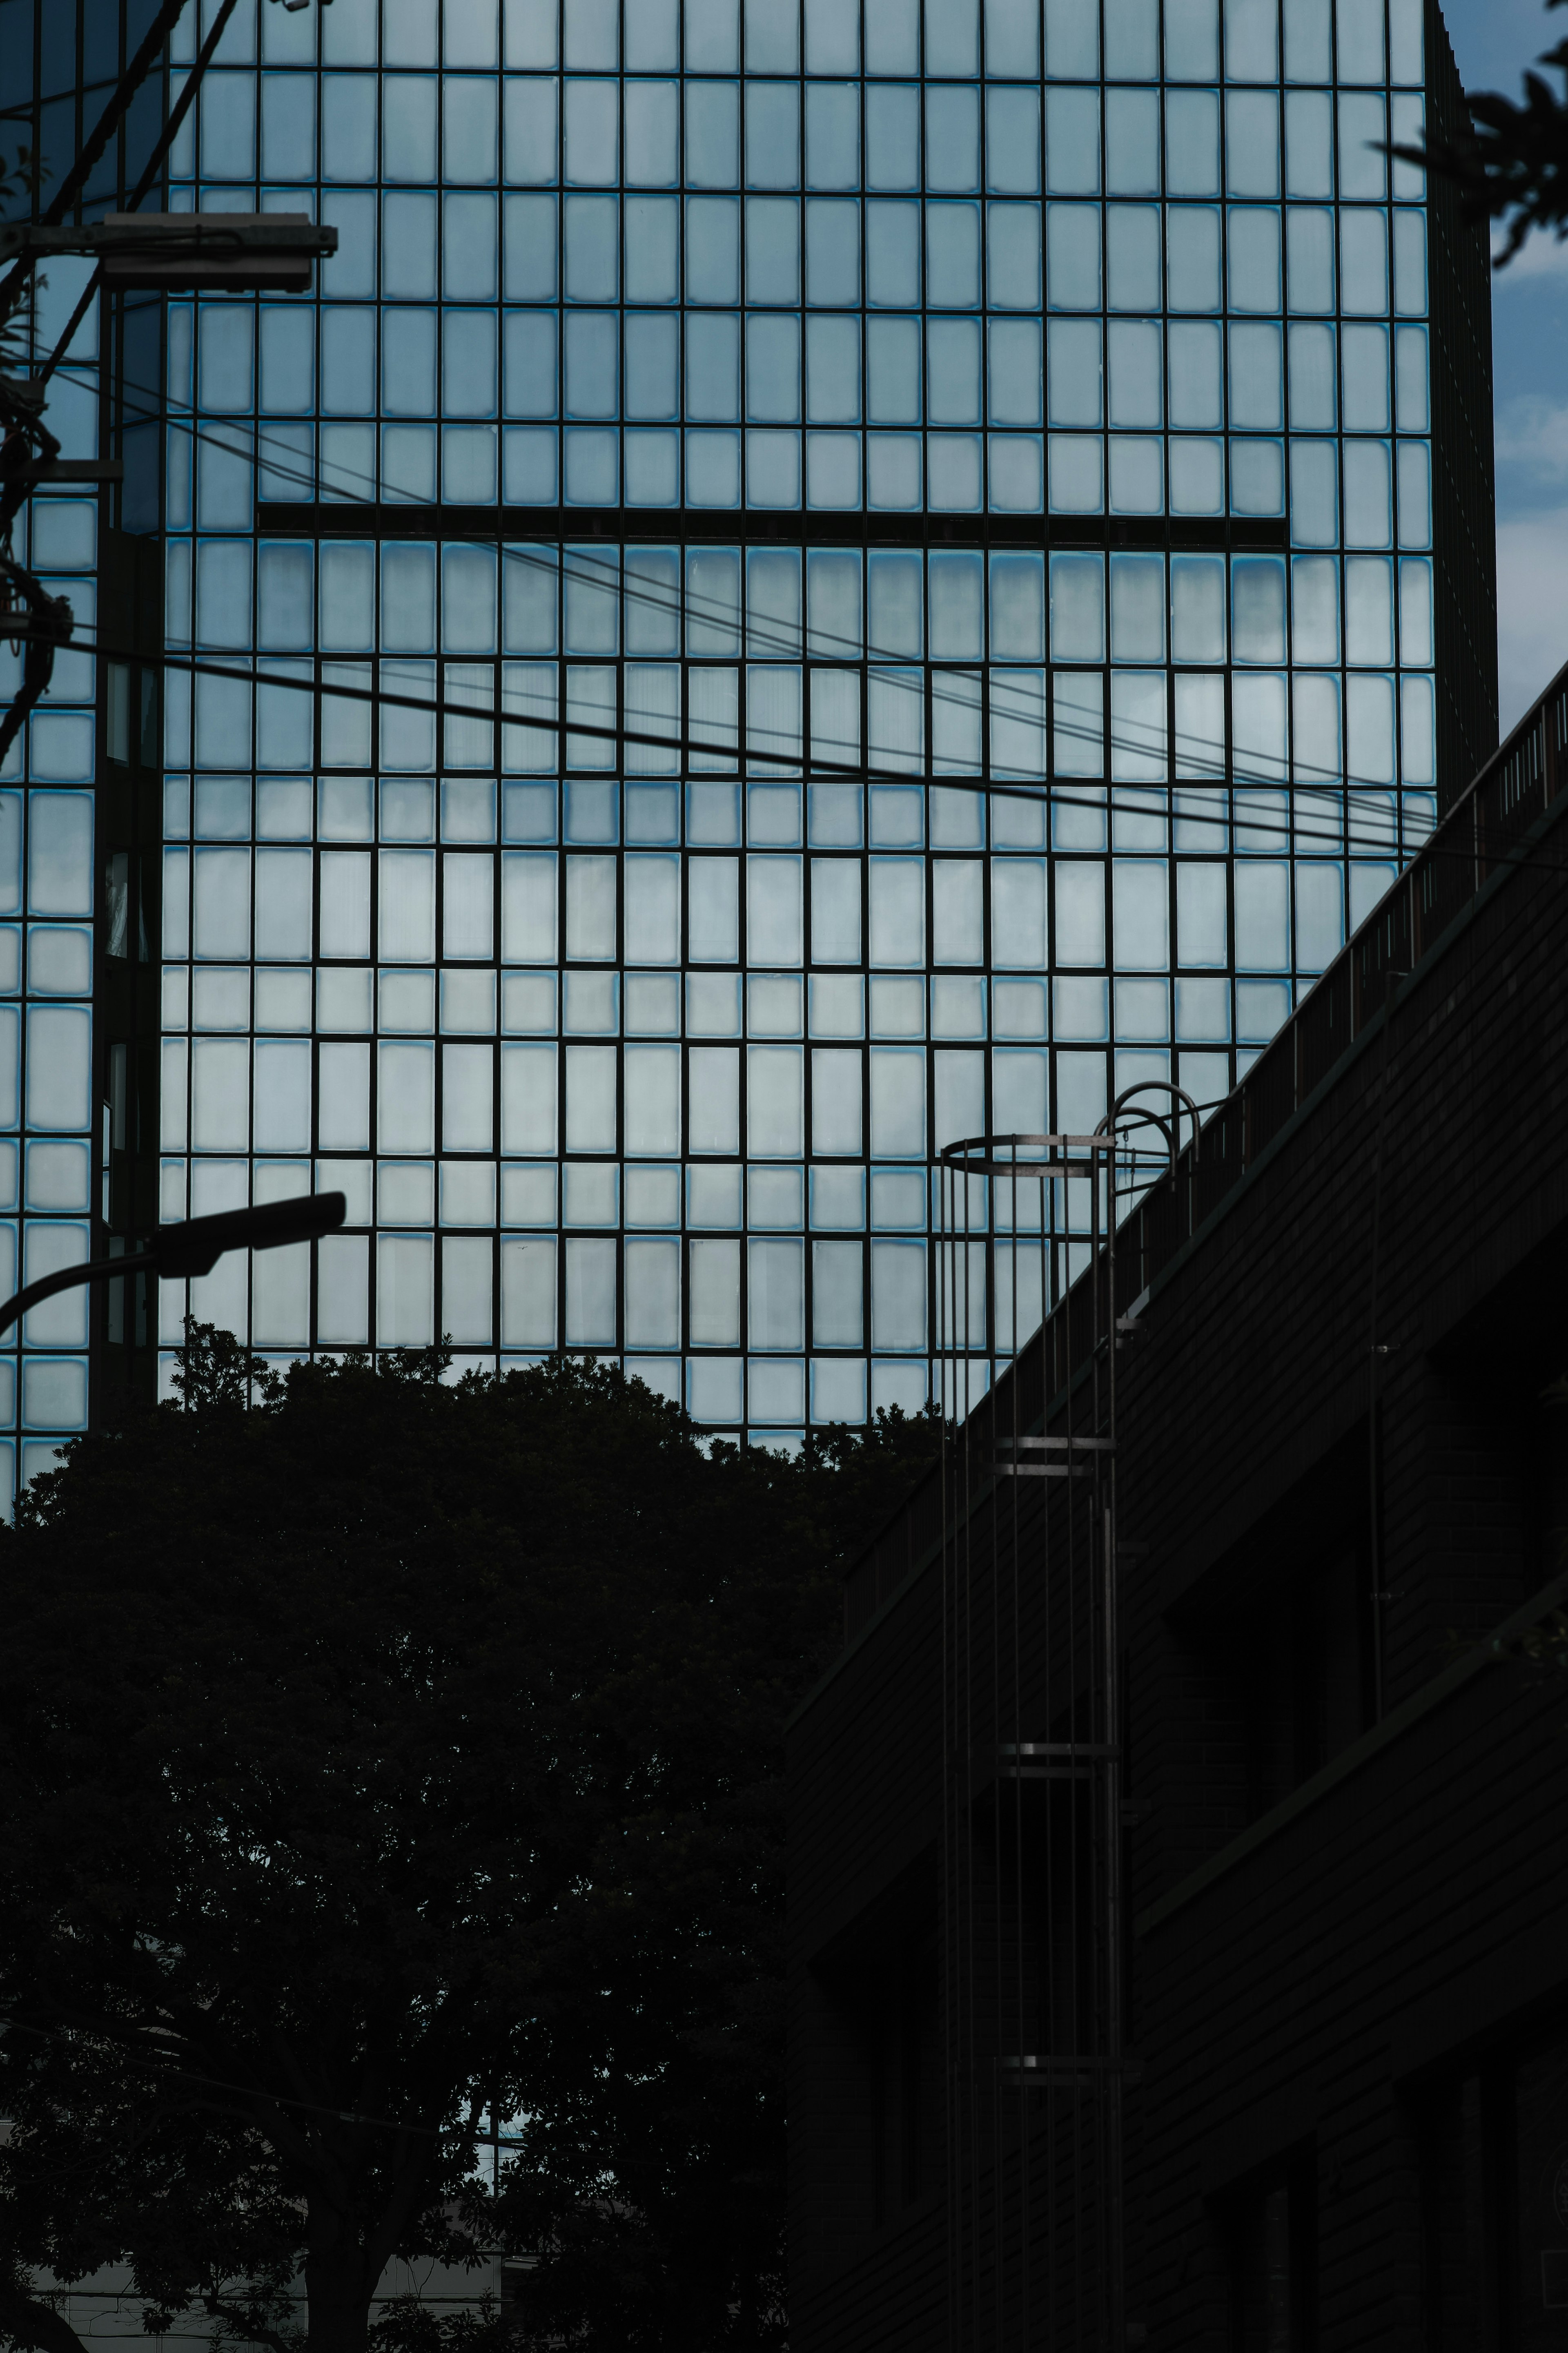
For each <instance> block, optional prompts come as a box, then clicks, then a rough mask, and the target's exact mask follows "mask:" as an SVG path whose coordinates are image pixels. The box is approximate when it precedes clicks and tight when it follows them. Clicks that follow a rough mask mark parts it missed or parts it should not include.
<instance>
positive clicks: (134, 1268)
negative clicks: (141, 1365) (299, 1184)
mask: <svg viewBox="0 0 1568 2353" xmlns="http://www.w3.org/2000/svg"><path fill="white" fill-rule="evenodd" d="M347 1208H348V1203H347V1201H346V1200H345V1199H344V1198H343V1196H342V1194H341V1193H302V1194H300V1196H299V1197H298V1198H297V1199H295V1200H292V1201H268V1202H265V1203H264V1204H263V1205H262V1207H261V1208H258V1209H224V1210H221V1211H220V1212H219V1214H218V1215H217V1216H216V1218H187V1219H185V1221H184V1224H183V1225H178V1226H163V1227H162V1228H160V1229H159V1231H158V1233H157V1235H156V1237H155V1238H154V1239H153V1240H152V1241H150V1242H149V1243H148V1245H147V1247H146V1249H145V1250H132V1251H131V1252H129V1253H128V1255H127V1256H126V1257H124V1258H96V1259H93V1260H92V1261H90V1262H88V1261H83V1263H81V1264H80V1265H79V1266H62V1267H59V1268H58V1269H57V1270H56V1271H55V1272H54V1273H53V1274H46V1275H41V1276H40V1277H39V1279H38V1281H37V1282H29V1283H28V1284H27V1285H26V1288H25V1289H23V1290H21V1291H19V1292H18V1293H16V1297H15V1299H8V1300H7V1301H6V1302H5V1305H4V1307H0V1332H5V1331H8V1330H9V1329H10V1327H11V1325H12V1324H15V1323H16V1321H17V1320H18V1318H19V1317H21V1316H23V1315H26V1313H27V1311H28V1309H29V1308H33V1307H37V1305H38V1304H39V1303H40V1301H42V1300H45V1299H52V1298H53V1297H54V1295H55V1293H56V1292H57V1291H69V1290H72V1289H73V1288H74V1287H75V1285H76V1284H77V1283H79V1282H113V1281H114V1280H115V1278H116V1277H117V1276H119V1275H121V1274H138V1273H141V1272H142V1271H143V1270H145V1271H148V1272H151V1273H153V1274H162V1275H167V1276H170V1277H172V1278H178V1277H182V1276H184V1275H193V1274H210V1273H211V1272H212V1271H213V1268H214V1267H215V1266H216V1264H217V1262H218V1261H219V1259H220V1258H221V1257H222V1256H223V1254H224V1252H225V1250H279V1249H280V1248H281V1247H282V1245H283V1244H284V1243H285V1242H308V1241H314V1240H316V1238H317V1237H318V1236H319V1235H321V1234H331V1233H335V1232H336V1231H337V1229H338V1228H339V1227H340V1226H341V1225H342V1221H343V1217H344V1214H345V1212H346V1210H347Z"/></svg>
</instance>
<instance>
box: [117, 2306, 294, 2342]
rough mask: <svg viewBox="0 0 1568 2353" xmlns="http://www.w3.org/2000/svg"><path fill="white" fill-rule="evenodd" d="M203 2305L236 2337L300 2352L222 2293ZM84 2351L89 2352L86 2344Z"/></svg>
mask: <svg viewBox="0 0 1568 2353" xmlns="http://www.w3.org/2000/svg"><path fill="white" fill-rule="evenodd" d="M202 2307H203V2309H204V2311H205V2312H206V2313H207V2314H208V2315H209V2316H210V2317H211V2318H212V2319H214V2320H221V2321H222V2322H223V2324H224V2327H226V2328H228V2329H232V2331H233V2332H234V2334H235V2336H236V2337H243V2338H244V2339H245V2342H246V2343H247V2345H266V2346H268V2347H269V2348H271V2353H300V2348H299V2343H298V2341H297V2340H296V2339H293V2338H290V2337H284V2336H282V2335H281V2334H280V2333H279V2330H277V2329H276V2328H268V2327H267V2326H266V2325H265V2323H264V2322H259V2321H258V2319H257V2317H256V2316H255V2314H254V2313H249V2312H243V2311H241V2310H240V2308H239V2307H238V2306H237V2305H232V2304H230V2303H228V2302H227V2300H226V2298H225V2297H223V2296H221V2295H203V2297H202ZM82 2353H87V2348H86V2347H85V2346H84V2347H83V2348H82Z"/></svg>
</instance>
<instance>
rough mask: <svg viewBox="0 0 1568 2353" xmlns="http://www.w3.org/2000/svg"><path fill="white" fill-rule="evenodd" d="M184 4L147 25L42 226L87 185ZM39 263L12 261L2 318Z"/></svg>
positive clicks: (52, 222) (176, 2)
mask: <svg viewBox="0 0 1568 2353" xmlns="http://www.w3.org/2000/svg"><path fill="white" fill-rule="evenodd" d="M184 8H185V0H163V6H162V7H161V8H160V9H159V11H158V14H157V15H156V16H154V17H153V22H152V24H151V26H149V27H148V31H147V36H146V38H145V39H144V40H143V42H142V46H141V47H140V48H139V49H138V50H137V52H136V55H135V56H134V57H133V58H132V60H131V63H130V64H129V65H128V66H127V67H126V69H125V71H124V72H123V73H122V74H121V77H120V79H119V81H118V82H117V83H116V84H115V86H114V89H113V90H112V91H111V93H110V100H109V103H108V105H107V106H106V107H105V108H104V110H103V112H102V113H101V114H100V116H99V118H98V121H97V122H96V123H95V124H94V126H93V128H92V131H91V132H90V133H89V137H88V141H87V144H86V145H85V146H84V147H83V148H82V150H81V153H79V155H78V157H77V159H76V162H75V163H74V164H72V165H71V168H70V170H69V171H68V173H67V174H66V176H65V178H64V179H63V180H62V181H61V182H60V185H59V186H58V188H57V189H56V191H55V193H54V195H53V196H52V197H51V199H50V201H49V203H48V205H47V206H46V207H45V209H44V211H43V213H42V214H41V215H40V216H39V222H38V226H39V227H41V228H55V227H58V225H59V223H60V222H61V221H63V220H64V218H65V216H66V215H67V213H68V211H69V210H70V208H71V206H73V205H74V204H75V202H76V200H77V197H78V196H79V195H80V193H81V191H82V189H83V188H85V187H86V185H87V184H88V181H89V179H90V178H91V176H92V171H93V166H94V165H95V164H97V162H98V160H99V158H100V155H101V154H102V153H103V152H104V149H105V148H106V147H107V146H108V144H109V142H110V139H111V138H112V137H113V135H114V133H115V132H116V130H117V129H118V128H119V126H120V122H121V118H122V117H123V116H124V114H125V113H126V111H127V110H128V109H129V107H130V104H131V101H132V99H133V98H134V97H135V95H136V92H137V91H138V90H140V89H141V87H142V83H143V82H144V81H145V80H146V79H147V76H148V75H149V74H150V73H151V72H152V70H153V66H154V65H155V64H156V62H157V59H158V56H159V53H160V52H161V50H162V49H163V46H164V44H165V42H166V41H167V40H168V37H169V36H170V34H171V33H172V32H173V31H174V26H176V25H177V24H178V22H179V20H180V18H181V16H183V15H184ZM36 268H37V256H35V255H29V254H24V255H23V256H22V257H21V259H19V260H16V261H14V262H13V263H12V264H11V267H10V269H8V270H7V271H6V273H5V277H4V279H0V322H3V321H4V320H5V319H7V318H8V317H9V316H10V314H11V312H12V311H14V310H15V309H16V303H17V301H18V300H19V299H20V295H21V289H22V286H23V283H24V282H25V280H26V279H27V278H28V277H30V276H31V274H32V272H33V271H34V269H36Z"/></svg>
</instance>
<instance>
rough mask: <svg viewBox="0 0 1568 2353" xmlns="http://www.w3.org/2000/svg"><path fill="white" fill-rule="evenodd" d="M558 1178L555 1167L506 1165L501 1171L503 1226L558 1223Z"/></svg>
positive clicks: (550, 1224)
mask: <svg viewBox="0 0 1568 2353" xmlns="http://www.w3.org/2000/svg"><path fill="white" fill-rule="evenodd" d="M555 1177H556V1172H555V1169H554V1167H553V1166H545V1167H538V1166H533V1167H530V1166H516V1165H513V1166H503V1167H502V1169H501V1172H500V1215H501V1223H502V1225H504V1226H552V1225H553V1224H554V1223H555V1189H556V1187H555Z"/></svg>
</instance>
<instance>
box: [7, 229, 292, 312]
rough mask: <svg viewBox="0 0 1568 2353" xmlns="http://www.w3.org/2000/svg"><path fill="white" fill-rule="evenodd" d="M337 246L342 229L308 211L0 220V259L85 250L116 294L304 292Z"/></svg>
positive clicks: (43, 258) (27, 258) (42, 258)
mask: <svg viewBox="0 0 1568 2353" xmlns="http://www.w3.org/2000/svg"><path fill="white" fill-rule="evenodd" d="M337 249H338V233H337V230H336V229H335V228H333V227H331V223H330V222H316V221H313V220H312V219H311V218H310V214H309V213H109V214H107V215H106V216H105V217H104V218H103V219H102V220H100V221H88V222H86V223H84V224H82V225H81V226H79V227H76V226H69V225H66V224H62V223H56V222H43V221H0V261H9V260H11V259H16V260H18V261H26V262H38V261H47V259H49V257H50V255H51V254H57V253H61V254H63V253H77V254H85V255H87V256H88V257H89V258H90V259H93V260H95V261H96V262H97V263H98V276H97V280H96V281H95V282H96V283H97V284H99V285H100V286H102V287H103V288H104V289H105V290H107V291H108V292H110V293H111V294H120V293H125V292H128V291H132V290H140V291H151V292H155V293H164V294H167V293H174V292H179V293H190V292H193V291H194V292H195V293H228V292H233V291H234V290H237V289H238V290H242V291H259V292H261V293H269V294H279V293H284V294H304V293H308V292H309V291H310V267H311V264H312V262H315V261H318V260H322V259H325V258H326V256H327V255H328V254H331V253H336V251H337ZM88 291H90V288H89V290H88ZM83 301H84V302H85V301H86V295H85V294H84V296H83ZM75 325H76V322H75V321H74V320H73V321H72V322H71V326H72V329H73V330H74V327H75ZM64 340H65V341H67V342H68V340H69V331H68V333H67V336H66V337H65V338H64Z"/></svg>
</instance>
